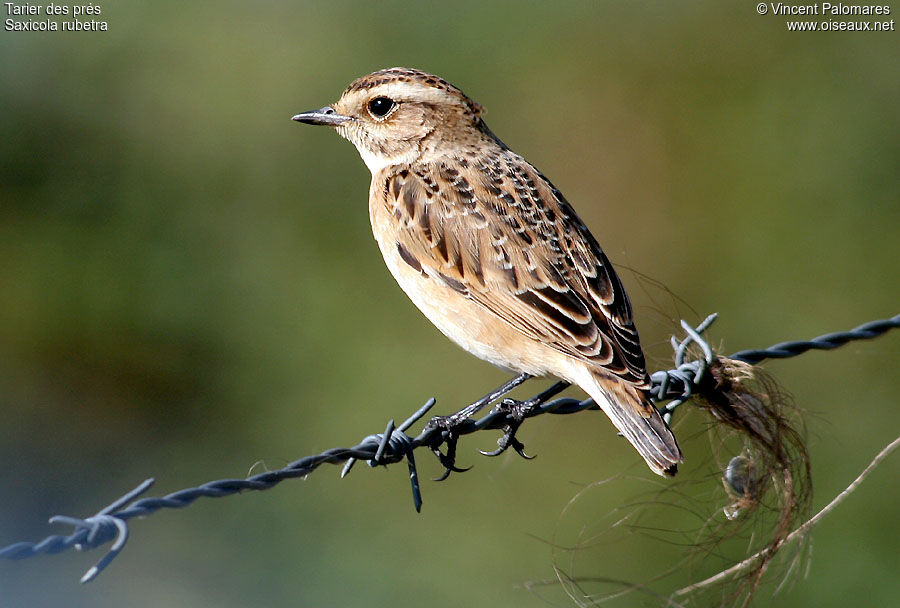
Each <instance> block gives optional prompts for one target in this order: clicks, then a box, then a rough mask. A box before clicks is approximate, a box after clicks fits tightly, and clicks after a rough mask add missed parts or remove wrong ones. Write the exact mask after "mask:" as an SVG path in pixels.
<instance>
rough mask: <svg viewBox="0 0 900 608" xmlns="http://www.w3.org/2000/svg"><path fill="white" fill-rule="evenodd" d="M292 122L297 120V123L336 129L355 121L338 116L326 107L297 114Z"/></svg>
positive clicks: (341, 115) (330, 108)
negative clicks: (349, 121)
mask: <svg viewBox="0 0 900 608" xmlns="http://www.w3.org/2000/svg"><path fill="white" fill-rule="evenodd" d="M291 120H296V121H297V122H305V123H306V124H308V125H326V126H329V127H336V126H338V125H342V124H344V123H345V122H347V121H348V120H353V119H352V118H351V117H349V116H344V115H343V114H338V113H337V112H335V110H334V108H332V107H331V106H325V107H324V108H319V109H318V110H312V111H311V112H303V113H301V114H297V115H296V116H292V117H291Z"/></svg>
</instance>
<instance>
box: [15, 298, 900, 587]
mask: <svg viewBox="0 0 900 608" xmlns="http://www.w3.org/2000/svg"><path fill="white" fill-rule="evenodd" d="M715 319H716V315H715V314H712V315H710V316H708V317H707V318H706V319H705V320H704V321H703V322H702V323H700V324H699V325H697V326H696V327H692V326H690V325H688V324H687V323H686V322H684V321H682V322H681V326H682V329H684V331H685V334H686V336H685V337H684V338H683V339H682V340H677V339H675V338H674V337H673V338H672V340H671V341H672V347H673V349H674V351H675V368H674V369H670V370H664V371H658V372H656V373H654V374H653V375H652V376H650V379H651V388H650V392H651V396H652V398H653V400H654V401H656V402H662V401H666V400H671V402H670V403H669V404H668V405H666V406H665V407H664V408H662V412H663V413H664V416H666V420H667V422H668V420H669V419H670V418H671V416H672V412H673V411H674V410H675V409H676V408H677V407H678V406H680V405H681V404H682V403H684V402H685V401H687V400H688V399H689V398H690V397H691V396H692V395H694V394H695V393H696V392H697V390H698V385H699V383H701V381H703V380H704V377H705V374H706V372H707V370H708V368H709V366H710V365H711V364H712V362H713V361H714V360H715V359H716V356H715V355H714V353H713V351H712V349H711V348H710V346H709V344H708V343H707V342H706V341H705V340H704V339H703V338H702V334H703V333H704V332H705V331H706V330H707V329H709V327H710V325H712V323H713V322H714V321H715ZM896 328H900V315H897V316H894V317H892V318H890V319H883V320H878V321H872V322H870V323H866V324H864V325H860V326H859V327H857V328H855V329H852V330H850V331H848V332H838V333H831V334H825V335H823V336H819V337H818V338H814V339H812V340H809V341H800V342H782V343H779V344H776V345H774V346H772V347H770V348H768V349H765V350H743V351H739V352H737V353H735V354H733V355H731V356H730V357H729V358H730V359H737V360H740V361H744V362H746V363H749V364H755V363H759V362H760V361H763V360H764V359H772V358H779V359H783V358H787V357H794V356H797V355H799V354H802V353H805V352H807V351H808V350H811V349H820V350H821V349H833V348H837V347H838V346H842V345H844V344H847V343H848V342H852V341H854V340H866V339H871V338H875V337H878V336H880V335H882V334H884V333H886V332H887V331H889V330H891V329H896ZM692 349H699V351H700V356H699V357H698V358H697V359H693V360H689V361H685V359H686V358H687V357H688V355H689V354H690V353H691V352H694V350H692ZM529 378H530V377H528V376H526V375H524V374H523V375H522V376H518V377H516V378H514V379H513V380H511V381H508V382H506V383H505V384H504V385H503V386H501V387H499V388H498V389H495V390H493V391H491V392H490V393H488V394H487V395H485V396H484V397H482V398H481V399H479V400H478V401H476V402H474V403H473V404H471V405H470V406H468V407H466V408H464V409H463V410H460V412H458V413H457V414H463V413H465V416H464V419H460V420H457V421H456V422H457V423H458V424H454V425H453V428H452V432H451V431H450V430H448V428H447V427H446V426H444V425H441V424H432V423H431V422H430V423H428V424H426V425H425V429H424V430H423V431H422V432H421V433H420V434H419V435H417V436H416V437H410V436H409V435H407V434H406V431H407V430H408V429H409V428H410V427H411V426H412V425H413V424H415V423H416V422H417V421H419V420H420V419H421V418H422V417H423V416H425V414H426V413H428V411H429V410H430V409H431V408H432V407H433V406H434V404H435V400H434V398H431V399H429V400H428V401H427V402H426V403H425V404H424V405H423V406H422V407H420V408H419V409H418V410H417V411H416V412H415V413H413V414H412V415H411V416H410V417H409V418H407V419H406V420H405V421H404V422H403V424H401V425H400V426H399V427H396V428H395V427H394V422H393V420H391V421H389V422H388V424H387V426H386V428H385V431H384V433H379V434H377V435H369V436H368V437H366V438H364V439H363V440H362V442H360V443H359V444H358V445H356V446H354V447H351V448H332V449H330V450H326V451H324V452H322V453H321V454H316V455H313V456H307V457H305V458H301V459H299V460H296V461H294V462H292V463H290V464H288V465H287V466H286V467H284V468H282V469H279V470H277V471H265V472H263V473H259V474H257V475H253V476H251V477H248V478H246V479H220V480H217V481H211V482H208V483H205V484H203V485H200V486H198V487H195V488H187V489H184V490H179V491H177V492H173V493H171V494H168V495H166V496H163V497H148V498H140V499H138V497H139V496H140V495H141V494H143V493H144V492H146V491H147V490H148V489H149V488H150V486H151V485H152V484H153V479H147V480H146V481H144V482H143V483H141V484H140V485H138V486H137V487H136V488H135V489H133V490H131V491H130V492H128V493H126V494H124V495H123V496H122V497H121V498H118V499H117V500H115V501H114V502H112V503H111V504H110V505H109V506H107V507H105V508H104V509H102V510H101V511H99V512H98V513H97V514H95V515H92V516H90V517H86V518H84V519H78V518H74V517H67V516H62V515H57V516H54V517H52V518H51V519H50V523H63V524H68V525H71V526H74V528H75V530H74V531H73V533H72V534H71V535H69V536H59V535H54V536H48V537H47V538H45V539H43V540H41V541H40V542H37V543H30V542H19V543H14V544H11V545H8V546H6V547H3V548H0V558H6V559H24V558H28V557H32V556H35V555H41V554H53V553H59V552H61V551H65V550H68V549H71V548H73V547H74V548H75V549H76V550H85V549H92V548H95V547H98V546H100V545H102V544H105V543H107V542H110V541H112V545H111V546H110V549H109V551H108V552H107V553H106V555H104V556H103V558H102V559H100V561H98V562H97V564H96V565H94V566H92V567H91V568H90V569H89V570H88V571H87V572H86V573H85V575H84V576H83V577H82V578H81V582H83V583H86V582H89V581H91V580H93V579H94V578H96V577H97V576H98V575H99V574H100V573H101V572H102V571H103V569H104V568H106V567H107V566H108V565H109V564H110V562H112V560H113V559H115V557H116V556H117V555H118V554H119V553H120V552H121V550H122V549H123V548H124V546H125V543H126V542H127V540H128V538H129V529H128V525H127V521H128V520H130V519H131V518H133V517H144V516H147V515H151V514H152V513H155V512H157V511H159V510H161V509H180V508H183V507H186V506H188V505H190V504H192V503H193V502H194V501H196V500H197V499H199V498H201V497H207V498H221V497H224V496H231V495H233V494H237V493H239V492H242V491H244V490H267V489H269V488H271V487H273V486H275V485H277V484H279V483H281V482H282V481H284V480H286V479H293V478H295V477H305V476H306V475H309V474H310V473H312V472H313V471H315V470H316V469H317V468H318V467H319V466H320V465H322V464H325V463H330V464H338V463H341V462H343V463H345V464H344V467H343V470H342V473H341V475H342V476H346V475H347V473H349V471H350V469H351V468H352V466H353V463H354V462H355V461H356V460H366V461H368V463H369V464H370V466H378V465H388V464H392V463H395V462H400V461H401V460H406V461H407V466H408V469H409V479H410V485H411V487H412V494H413V505H414V507H415V509H416V511H419V510H420V509H421V507H422V494H421V488H420V486H419V476H418V472H417V470H416V463H415V459H414V457H413V452H414V451H415V450H416V449H418V448H421V447H425V448H428V449H429V450H431V451H432V452H434V453H435V454H436V455H437V456H438V459H439V460H440V462H441V464H443V465H444V467H445V469H446V470H445V473H444V475H443V477H441V479H446V477H447V476H449V475H450V473H452V472H460V471H464V470H467V469H460V468H458V467H456V466H455V460H456V447H457V442H458V440H459V438H460V437H461V436H462V435H468V434H471V433H474V432H477V431H483V430H488V429H491V430H501V431H504V433H505V435H504V436H503V437H501V442H502V441H505V442H506V444H505V445H506V447H513V448H514V449H515V450H516V451H517V452H519V453H520V454H522V455H523V456H524V445H523V444H522V443H521V442H520V441H519V440H518V439H516V438H515V430H517V429H518V427H519V425H521V423H522V422H523V421H524V420H526V419H528V418H532V417H534V416H539V415H542V414H560V415H563V414H573V413H575V412H580V411H582V410H586V409H597V405H596V404H595V403H594V402H593V401H592V400H590V399H585V400H583V401H579V400H578V399H572V398H566V397H563V398H559V399H553V397H556V395H558V394H559V393H561V392H562V391H563V390H565V389H566V388H567V387H568V384H567V383H566V382H557V383H556V384H554V385H552V386H550V387H549V388H547V389H544V390H543V391H541V392H540V393H538V394H537V395H535V396H534V397H532V398H531V399H528V400H526V401H522V402H518V401H517V402H514V405H515V406H514V407H509V404H506V406H503V404H501V406H500V407H494V408H493V409H492V410H491V411H490V412H489V413H488V414H486V415H484V416H483V417H481V418H480V419H478V420H474V419H472V418H470V417H469V416H471V415H472V414H474V413H475V412H476V411H478V410H480V409H481V408H483V407H486V406H488V405H490V404H491V403H494V402H496V401H497V400H498V399H500V398H501V397H503V396H504V395H506V394H507V393H508V392H509V391H511V390H512V389H513V388H515V387H516V386H518V385H520V384H522V383H523V382H525V381H526V380H528V379H529ZM510 429H512V430H510ZM442 446H446V448H445V449H446V451H445V453H442V452H441V447H442ZM501 448H503V449H505V448H504V447H503V444H501ZM500 451H502V450H500Z"/></svg>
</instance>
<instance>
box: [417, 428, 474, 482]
mask: <svg viewBox="0 0 900 608" xmlns="http://www.w3.org/2000/svg"><path fill="white" fill-rule="evenodd" d="M433 421H434V419H433V418H432V420H430V421H429V422H428V424H431V423H432V422H433ZM456 442H457V437H456V436H455V435H453V434H450V435H449V436H448V437H447V453H446V454H444V453H442V452H441V451H440V450H439V449H438V448H432V450H431V451H432V452H434V454H435V456H437V457H438V460H439V461H440V463H441V464H442V465H443V466H444V472H443V474H442V475H441V476H440V477H438V478H436V479H435V480H434V481H444V480H445V479H447V478H448V477H450V473H465V472H466V471H468V470H469V469H471V468H472V467H466V468H464V469H461V468H459V467H458V466H456Z"/></svg>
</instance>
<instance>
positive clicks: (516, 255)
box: [381, 150, 649, 389]
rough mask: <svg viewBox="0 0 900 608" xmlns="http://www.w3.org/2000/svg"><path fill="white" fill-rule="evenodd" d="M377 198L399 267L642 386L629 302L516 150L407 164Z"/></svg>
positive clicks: (589, 240)
mask: <svg viewBox="0 0 900 608" xmlns="http://www.w3.org/2000/svg"><path fill="white" fill-rule="evenodd" d="M381 200H382V203H383V204H384V205H386V206H387V211H388V212H389V213H391V214H392V216H393V218H394V220H395V221H396V222H397V225H398V236H397V239H398V243H397V249H398V251H399V253H400V256H401V257H402V258H403V259H404V261H406V263H408V264H410V265H411V266H413V267H414V268H418V269H421V270H422V271H423V273H425V274H426V275H428V276H430V277H432V278H433V279H435V280H440V281H443V282H444V283H445V284H446V285H447V286H449V287H450V288H451V289H453V290H455V291H457V292H459V293H460V294H461V295H463V296H464V297H466V298H469V299H471V300H473V301H474V302H477V303H478V304H480V305H481V306H482V307H484V309H485V310H487V311H489V312H490V313H492V314H494V315H497V316H498V317H500V318H501V319H503V320H504V321H505V322H506V323H508V324H509V325H510V326H512V327H514V328H515V329H517V330H518V331H520V332H522V333H523V334H525V335H526V336H528V337H530V338H532V339H534V340H538V341H540V342H543V343H545V344H547V345H548V346H550V347H552V348H554V349H556V350H558V351H560V352H562V353H565V354H566V355H569V356H571V357H574V358H576V359H579V360H582V361H585V362H587V363H589V364H590V365H591V367H592V368H593V369H602V370H605V372H607V373H609V374H613V375H615V376H617V377H619V378H621V379H623V380H626V381H627V382H628V383H630V384H632V385H633V386H635V387H636V388H640V389H646V388H647V386H648V380H649V379H648V377H647V372H646V368H645V363H644V355H643V352H642V351H641V347H640V343H639V340H638V334H637V330H636V329H635V327H634V322H633V318H632V312H631V304H630V303H629V301H628V296H627V295H626V294H625V290H624V288H623V286H622V283H621V281H620V280H619V278H618V276H616V273H615V271H614V270H613V268H612V266H611V264H610V262H609V259H608V258H607V257H606V255H605V254H604V253H603V251H602V250H601V249H600V245H599V244H598V243H597V241H596V239H594V237H593V236H592V235H591V233H590V232H589V231H588V229H587V227H586V226H585V225H584V224H583V223H582V221H581V220H580V219H579V218H578V216H577V215H576V214H575V212H574V210H573V209H572V207H571V206H570V205H569V204H568V203H567V202H566V200H565V198H563V196H562V194H560V192H559V191H558V190H557V189H556V188H554V187H553V185H552V184H551V183H550V182H549V181H548V180H547V179H546V178H545V177H544V176H543V175H541V173H540V172H539V171H537V169H535V168H534V167H532V166H531V165H530V164H528V163H527V162H526V161H525V160H524V159H522V158H521V157H520V156H518V155H516V154H514V153H513V152H511V151H509V150H503V151H498V152H497V153H496V154H495V155H493V156H486V157H483V158H479V157H470V158H468V159H466V158H457V159H454V161H453V162H452V163H450V162H447V163H435V164H432V165H427V166H424V167H422V166H414V167H411V168H407V169H405V170H401V171H399V172H395V173H393V174H392V175H390V176H389V177H387V179H386V180H385V182H384V184H383V190H382V192H381Z"/></svg>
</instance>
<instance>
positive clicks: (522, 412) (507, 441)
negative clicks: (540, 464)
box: [481, 399, 536, 460]
mask: <svg viewBox="0 0 900 608" xmlns="http://www.w3.org/2000/svg"><path fill="white" fill-rule="evenodd" d="M535 407H536V404H535V403H534V402H533V401H517V400H515V399H504V400H503V401H501V402H500V403H498V404H497V405H496V406H495V408H494V409H495V411H499V412H502V413H505V414H506V417H507V423H506V424H505V425H503V436H502V437H500V439H498V440H497V449H496V450H493V451H491V452H485V451H483V450H482V451H481V453H482V454H484V455H485V456H499V455H500V454H502V453H503V452H505V451H506V450H508V449H509V448H512V449H514V450H515V451H516V454H518V455H519V456H521V457H522V458H525V459H526V460H531V459H532V458H534V456H529V455H528V454H526V453H525V444H524V443H522V442H521V441H520V440H519V438H518V437H516V432H517V431H518V430H519V427H520V426H522V422H523V421H524V420H525V418H527V417H528V414H529V413H530V412H531V411H532V410H533V409H534V408H535Z"/></svg>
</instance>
